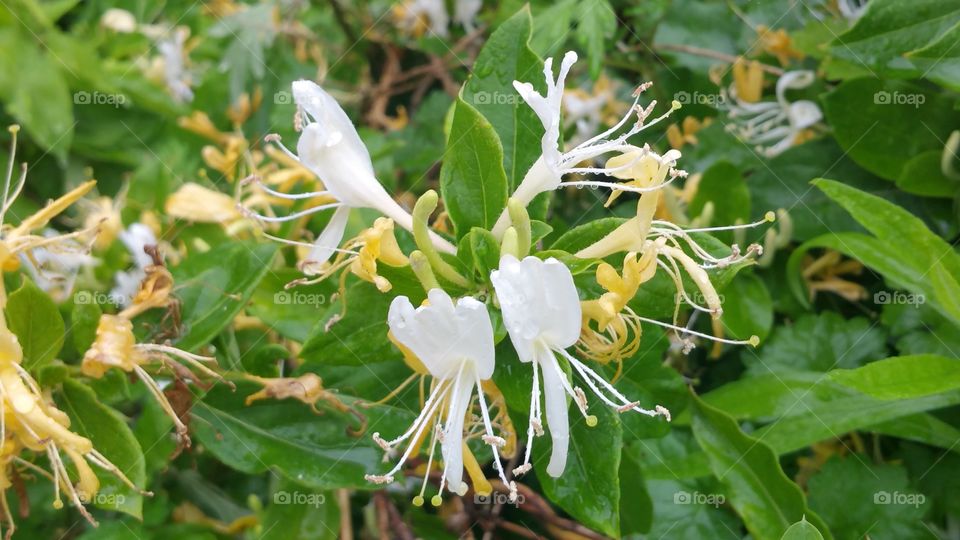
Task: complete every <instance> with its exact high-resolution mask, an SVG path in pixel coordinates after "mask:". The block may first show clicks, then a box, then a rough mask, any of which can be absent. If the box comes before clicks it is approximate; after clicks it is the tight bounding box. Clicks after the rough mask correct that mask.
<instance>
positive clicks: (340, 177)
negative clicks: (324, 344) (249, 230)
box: [246, 80, 456, 268]
mask: <svg viewBox="0 0 960 540" xmlns="http://www.w3.org/2000/svg"><path fill="white" fill-rule="evenodd" d="M293 100H294V102H295V103H296V104H297V107H298V115H299V118H300V120H301V121H302V122H304V125H303V126H302V131H301V134H300V139H299V141H297V154H296V155H294V154H293V153H292V152H290V151H289V150H286V148H283V147H282V146H281V148H283V149H284V150H285V151H286V152H287V154H288V155H289V156H290V157H291V158H293V159H296V160H297V161H298V162H300V163H301V164H302V165H303V166H304V167H306V168H307V169H309V170H310V171H311V172H313V173H314V174H316V175H317V177H319V178H320V180H321V181H322V182H323V185H324V187H325V190H324V191H315V192H309V193H296V194H287V193H282V192H279V191H274V190H271V189H267V188H266V187H264V189H265V191H267V192H268V193H269V195H271V196H274V197H279V198H283V199H289V200H296V199H309V198H313V197H323V196H327V197H332V198H333V199H335V200H336V201H335V202H333V203H330V204H322V205H319V206H315V207H312V208H309V209H307V210H304V211H302V212H297V213H294V214H291V215H288V216H283V217H268V216H263V215H260V214H257V213H255V212H253V211H251V210H249V209H247V210H246V211H247V213H248V214H249V215H251V216H252V217H254V218H256V219H259V220H260V221H263V222H279V221H290V220H293V219H298V218H301V217H303V216H306V215H309V214H313V213H316V212H320V211H323V210H327V209H331V208H336V209H338V211H337V212H335V213H334V216H333V218H332V219H331V220H330V223H329V224H328V225H327V228H326V229H325V230H324V231H323V232H322V233H321V234H320V235H318V236H317V239H316V241H315V242H314V249H313V250H312V251H311V260H309V261H307V264H305V265H304V266H305V267H306V268H317V267H318V266H319V265H322V264H323V263H325V262H326V261H327V260H328V259H329V258H330V256H331V255H333V253H335V252H336V251H338V249H339V247H340V243H341V241H342V240H343V232H344V230H345V228H346V223H347V218H348V215H349V209H351V208H372V209H374V210H377V211H378V212H380V213H381V214H383V215H384V216H386V217H389V218H391V219H393V221H394V222H395V223H396V224H397V225H399V226H400V227H403V228H404V229H407V230H408V231H411V230H412V229H413V218H412V217H411V215H410V213H409V212H407V211H406V210H404V209H403V208H402V207H401V206H400V205H399V204H397V202H396V201H394V200H393V198H392V197H391V196H390V195H389V194H388V193H387V191H386V190H385V189H384V188H383V185H382V184H380V181H379V180H377V177H376V175H375V173H374V171H373V162H372V161H371V160H370V153H369V152H368V151H367V147H366V145H364V144H363V141H362V140H361V139H360V135H359V134H358V133H357V130H356V128H355V127H354V126H353V123H352V122H351V121H350V118H349V117H348V116H347V113H345V112H344V111H343V109H342V108H341V107H340V105H339V104H338V103H337V101H336V100H335V99H333V97H332V96H331V95H330V94H328V93H327V92H325V91H324V90H323V89H322V88H320V86H318V85H317V84H316V83H314V82H312V81H306V80H301V81H295V82H294V83H293ZM272 140H274V141H276V140H277V138H276V137H275V136H273V137H272ZM431 239H432V240H433V243H434V245H435V246H436V247H437V249H439V250H440V251H443V252H445V253H455V252H456V248H454V246H453V245H452V244H450V242H448V241H446V240H444V239H443V238H441V237H440V236H438V235H436V234H434V233H431Z"/></svg>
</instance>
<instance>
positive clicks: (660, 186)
mask: <svg viewBox="0 0 960 540" xmlns="http://www.w3.org/2000/svg"><path fill="white" fill-rule="evenodd" d="M595 172H603V171H602V170H600V169H598V170H597V171H595ZM674 179H675V178H671V179H670V180H667V181H666V182H662V183H660V184H658V185H655V186H651V187H636V186H628V185H626V184H619V183H617V182H603V181H587V180H574V181H570V182H560V186H561V187H566V186H576V187H605V188H610V189H612V190H615V191H629V192H630V193H648V192H651V191H659V190H661V189H663V187H664V186H666V185H668V184H670V183H671V182H673V181H674Z"/></svg>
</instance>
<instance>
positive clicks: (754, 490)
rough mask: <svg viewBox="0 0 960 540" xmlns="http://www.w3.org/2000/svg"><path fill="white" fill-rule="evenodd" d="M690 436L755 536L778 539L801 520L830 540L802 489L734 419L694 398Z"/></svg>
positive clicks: (763, 444) (768, 450) (765, 446)
mask: <svg viewBox="0 0 960 540" xmlns="http://www.w3.org/2000/svg"><path fill="white" fill-rule="evenodd" d="M693 433H694V436H695V437H696V439H697V442H698V443H699V444H700V446H701V448H703V450H704V451H705V452H706V454H707V458H708V459H709V462H710V468H711V470H712V471H713V474H714V475H715V476H717V478H718V479H719V480H720V481H721V482H722V483H723V484H724V485H725V486H726V487H727V489H728V490H729V493H730V503H731V504H732V505H733V507H734V508H735V509H736V510H737V513H738V514H739V515H740V517H741V518H743V521H744V524H745V525H746V526H747V530H749V531H750V534H752V535H753V536H754V537H757V538H779V537H780V536H782V535H783V533H784V532H785V531H786V530H787V529H788V528H789V527H790V526H791V525H792V524H793V523H795V522H796V521H798V520H800V519H803V518H804V517H805V516H806V517H809V518H810V520H811V521H812V522H813V523H814V524H815V525H816V526H817V529H819V530H820V531H821V533H824V534H825V536H827V537H828V538H829V537H830V534H829V530H828V529H827V528H826V526H825V525H824V524H823V522H822V521H821V520H820V519H819V518H818V517H817V516H816V515H815V514H813V512H811V511H810V509H809V508H808V507H807V504H806V500H805V498H804V496H803V491H801V490H800V487H799V486H797V485H796V484H795V483H793V482H792V481H790V479H789V478H787V476H786V475H785V474H784V473H783V469H781V468H780V463H779V461H778V460H777V455H776V453H774V451H773V450H772V449H771V448H770V447H769V446H767V445H766V444H765V443H764V442H762V441H760V440H758V439H754V438H752V437H749V436H747V435H745V434H744V433H743V432H742V431H740V428H739V427H738V426H737V423H736V422H734V420H733V419H732V418H730V417H729V416H727V415H726V414H724V413H723V412H721V411H720V410H719V409H714V408H713V407H710V406H709V405H707V404H706V403H704V402H703V401H702V400H700V399H699V398H697V397H696V396H694V400H693Z"/></svg>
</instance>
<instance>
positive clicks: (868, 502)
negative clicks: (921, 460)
mask: <svg viewBox="0 0 960 540" xmlns="http://www.w3.org/2000/svg"><path fill="white" fill-rule="evenodd" d="M808 487H809V490H810V495H809V500H810V507H811V508H813V509H815V510H816V511H817V513H819V514H821V515H822V516H824V519H826V520H828V521H829V523H830V526H831V528H832V529H833V531H834V532H835V533H836V535H837V538H842V539H849V540H853V539H856V538H864V537H867V536H869V537H870V538H871V539H872V540H894V539H897V540H900V539H920V538H933V536H932V535H931V533H930V530H929V529H927V528H926V526H925V525H924V523H923V522H922V519H923V516H924V514H925V513H926V510H927V504H926V497H925V496H924V495H923V494H922V493H919V492H917V491H915V490H913V489H911V487H910V484H909V480H908V478H907V471H906V469H904V467H903V466H902V465H893V464H879V465H875V464H873V463H872V460H871V459H870V458H869V457H866V456H862V455H856V454H854V455H853V456H849V457H846V458H843V459H841V458H838V457H834V458H831V459H830V460H829V461H827V463H826V464H824V466H823V468H822V469H821V470H820V472H819V473H817V474H815V475H814V476H813V477H811V478H810V480H809V482H808Z"/></svg>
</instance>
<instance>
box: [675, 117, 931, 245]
mask: <svg viewBox="0 0 960 540" xmlns="http://www.w3.org/2000/svg"><path fill="white" fill-rule="evenodd" d="M711 127H713V125H712V124H711ZM698 135H699V134H698ZM717 151H718V152H726V150H725V147H724V148H718V149H717ZM684 159H686V156H684ZM824 171H830V174H831V175H832V176H834V177H836V178H843V179H844V181H845V182H846V183H847V184H850V185H852V186H855V187H857V188H859V189H862V190H864V191H870V192H871V193H875V194H880V193H881V192H883V194H884V196H886V197H896V198H897V199H898V200H900V201H904V196H903V193H901V192H900V191H898V190H896V189H894V187H893V186H892V185H891V184H890V183H889V182H886V181H884V180H881V179H879V178H877V177H876V176H874V175H872V174H870V173H868V172H866V171H864V170H863V169H862V168H861V167H860V166H858V165H857V164H856V163H855V162H854V161H853V160H852V159H850V156H849V155H848V154H847V153H846V152H845V151H844V149H843V148H841V147H840V145H838V144H837V141H836V140H835V139H834V138H833V137H824V138H822V139H819V140H815V141H810V142H808V143H805V144H801V145H799V146H793V147H791V148H788V149H787V150H786V151H784V152H783V153H782V154H780V155H778V156H776V157H774V158H771V159H769V160H767V161H765V162H764V164H763V165H761V166H759V167H758V168H756V170H755V171H754V172H752V173H751V174H750V180H749V185H750V197H751V199H752V204H751V219H750V221H755V220H759V219H762V218H763V215H764V214H765V213H766V212H768V211H775V210H777V209H780V208H783V209H785V210H788V211H789V213H790V221H791V223H792V238H793V239H794V240H799V241H804V240H808V239H810V238H813V237H815V236H819V235H821V234H825V233H828V232H835V231H851V230H857V229H858V228H857V223H856V221H854V220H853V218H851V217H850V215H849V214H848V213H847V212H845V211H844V210H843V208H842V207H841V206H840V205H838V204H837V203H835V202H833V201H831V200H830V198H829V197H827V196H826V195H825V194H824V193H822V192H820V191H819V190H816V189H810V184H809V182H810V179H811V178H817V177H819V176H822V175H823V174H824ZM904 202H906V201H904ZM917 210H922V208H919V209H914V211H917ZM766 227H779V225H777V224H773V225H769V226H766ZM766 227H762V228H761V229H765V228H766Z"/></svg>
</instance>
